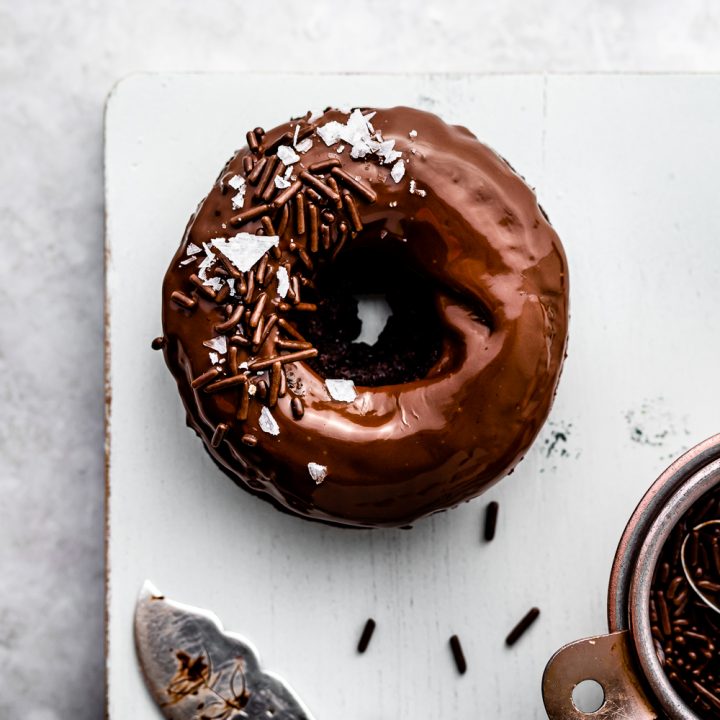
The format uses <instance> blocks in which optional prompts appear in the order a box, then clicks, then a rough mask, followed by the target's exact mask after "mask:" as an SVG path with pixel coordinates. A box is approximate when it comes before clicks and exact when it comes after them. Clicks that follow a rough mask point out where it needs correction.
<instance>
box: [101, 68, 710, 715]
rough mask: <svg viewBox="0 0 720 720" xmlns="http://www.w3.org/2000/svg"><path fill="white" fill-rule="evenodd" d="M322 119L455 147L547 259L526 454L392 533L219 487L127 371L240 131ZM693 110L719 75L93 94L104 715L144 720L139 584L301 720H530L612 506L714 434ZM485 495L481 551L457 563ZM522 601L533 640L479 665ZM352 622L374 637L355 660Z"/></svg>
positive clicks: (257, 83) (219, 85) (586, 587)
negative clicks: (518, 212) (460, 659)
mask: <svg viewBox="0 0 720 720" xmlns="http://www.w3.org/2000/svg"><path fill="white" fill-rule="evenodd" d="M350 104H354V105H376V106H379V107H383V106H391V105H395V104H409V105H416V106H420V107H424V108H428V109H430V110H433V111H435V112H437V113H439V114H440V115H442V116H443V117H444V118H445V119H447V120H448V121H451V122H459V123H462V124H465V125H467V126H468V127H470V128H471V129H472V130H473V131H475V132H476V133H477V134H478V136H479V137H480V138H482V139H483V140H484V141H486V142H487V143H489V144H490V145H492V146H494V147H495V148H496V149H497V150H498V151H499V152H501V153H502V154H503V155H504V156H505V157H507V158H508V159H509V160H510V162H511V163H512V164H513V165H514V166H515V167H516V168H517V169H518V170H519V171H520V172H521V173H522V174H523V175H524V176H525V177H526V178H527V179H528V181H529V182H530V183H531V184H532V185H534V186H536V187H537V189H538V194H539V197H540V200H541V203H542V204H543V205H544V207H545V208H546V210H547V212H548V213H549V215H550V217H551V219H552V221H553V223H554V225H555V226H556V228H557V230H558V232H559V234H560V235H561V237H562V239H563V241H564V243H565V247H566V249H567V252H568V256H569V260H570V269H571V288H572V291H571V292H572V306H571V307H572V322H571V330H570V338H571V339H570V347H569V357H568V360H567V363H566V365H565V371H564V374H563V377H562V381H561V386H560V392H559V394H558V397H557V401H556V403H555V407H554V410H553V413H552V416H551V419H550V422H549V423H548V425H547V426H546V428H545V430H544V432H543V434H542V436H541V438H540V439H539V440H538V442H536V444H535V446H534V447H533V449H532V450H531V452H530V453H529V455H528V457H527V458H526V459H525V461H524V462H523V463H521V465H520V467H519V468H518V469H517V471H516V472H515V473H514V474H513V475H512V476H511V477H509V478H507V479H506V480H504V481H503V482H502V483H500V485H498V486H497V487H496V488H494V489H493V490H492V491H491V492H489V493H488V494H486V495H485V496H483V497H481V498H479V499H477V500H475V501H473V502H471V503H468V504H466V505H464V506H463V507H460V508H458V509H455V510H453V511H451V512H447V513H445V514H442V515H439V516H436V517H434V518H431V519H429V520H426V521H424V522H420V523H418V524H417V526H416V527H415V528H414V529H413V530H411V531H371V532H368V531H348V530H345V531H343V530H338V529H334V528H327V527H323V526H320V525H316V524H311V523H307V522H303V521H301V520H296V519H294V518H291V517H288V516H285V515H282V514H281V513H279V512H277V511H275V510H274V509H273V508H272V507H270V506H269V505H267V504H265V503H264V502H261V501H259V500H257V499H255V498H253V497H251V496H249V495H247V494H245V493H244V492H242V491H240V490H239V489H237V488H236V487H235V486H234V485H233V484H232V483H231V482H230V480H228V479H227V478H226V477H225V476H224V475H222V474H221V473H220V471H219V470H217V469H216V468H215V466H214V465H213V464H212V463H211V462H210V460H209V459H208V458H207V457H206V456H205V453H204V451H203V449H202V447H201V444H200V441H199V440H198V439H196V437H195V436H194V435H193V434H192V433H191V432H190V431H189V430H188V429H187V428H186V427H185V423H184V414H183V410H182V408H181V404H180V400H179V397H178V395H177V392H176V390H175V386H174V381H173V380H172V378H171V376H170V374H169V373H168V372H167V370H166V369H165V366H164V363H163V360H162V357H161V355H160V354H159V353H155V352H152V351H151V350H150V340H151V339H152V338H153V337H155V336H156V335H158V334H159V333H160V283H161V280H162V276H163V273H164V271H165V269H166V266H167V264H168V262H169V260H170V258H171V256H172V254H173V252H174V249H175V248H176V246H177V244H178V242H179V240H180V238H181V236H182V233H183V229H184V227H185V223H186V222H187V219H188V217H189V215H190V213H191V212H192V211H193V209H194V208H195V205H196V203H197V202H198V201H199V200H200V199H201V198H202V197H203V196H204V194H205V193H206V192H207V191H208V189H209V188H210V186H211V184H212V182H213V180H214V179H215V177H216V174H217V173H218V171H219V169H220V168H221V166H222V165H223V163H224V162H225V160H226V159H227V158H228V157H229V156H230V155H231V154H232V152H233V150H235V149H236V148H238V147H239V146H241V145H242V144H243V143H244V134H245V131H246V130H247V129H248V128H251V127H255V126H256V125H263V126H265V127H271V126H273V125H275V124H277V123H279V122H281V121H284V120H285V119H287V118H288V117H289V116H291V115H297V114H300V113H302V112H304V111H305V110H306V109H310V108H322V107H324V106H326V105H350ZM718 117H720V77H719V76H597V75H595V76H583V75H576V76H559V77H557V76H551V77H542V76H504V77H503V76H493V77H487V76H465V75H453V76H428V75H423V76H409V77H408V76H400V75H387V76H377V75H373V76H371V75H360V76H342V75H334V76H333V75H303V76H296V75H287V76H278V75H263V76H261V75H169V76H158V75H142V76H134V77H131V78H129V79H127V80H124V81H123V82H122V83H120V84H119V85H118V86H117V87H116V89H115V90H114V92H113V94H112V96H111V98H110V101H109V103H108V111H107V148H106V173H107V213H108V220H107V248H108V266H107V270H108V271H107V298H108V317H109V329H108V340H109V352H110V366H109V374H108V383H109V391H110V393H111V395H112V406H111V410H110V414H109V417H110V422H109V430H108V432H109V447H110V468H109V499H108V521H109V545H108V573H109V578H108V598H107V603H108V616H109V628H108V640H109V645H108V648H109V654H108V673H109V674H108V681H109V708H108V709H109V715H110V718H111V719H112V720H124V719H125V718H133V720H153V719H154V718H157V717H159V714H158V711H157V709H156V708H155V707H154V706H153V704H152V702H151V700H150V697H149V695H148V694H147V692H146V690H145V688H144V686H143V682H142V679H141V676H140V674H139V671H138V668H137V665H136V660H135V654H134V650H133V643H132V612H133V606H134V602H135V597H136V594H137V592H138V590H139V589H140V586H141V583H142V582H143V580H144V579H145V578H151V579H152V580H153V582H154V583H155V584H156V585H157V586H158V587H159V588H161V589H162V590H163V591H164V592H165V593H167V594H168V595H170V596H171V597H173V598H175V599H177V600H180V601H182V602H186V603H190V604H194V605H199V606H202V607H206V608H210V609H212V610H214V611H215V612H216V613H218V615H219V616H220V617H221V618H222V619H223V621H224V623H225V626H226V627H227V628H229V629H232V630H235V631H238V632H240V633H242V634H244V635H246V636H247V637H248V638H250V639H251V640H252V641H253V642H254V643H255V644H256V645H257V646H258V648H259V649H260V652H261V655H262V658H263V660H264V662H265V664H266V665H267V666H268V667H270V668H272V669H273V670H274V671H276V672H278V673H279V674H281V675H282V676H283V677H285V678H286V679H287V680H288V681H289V682H290V683H291V684H292V685H293V686H294V687H295V688H296V690H297V691H298V693H299V694H300V695H301V697H302V698H303V700H304V701H305V703H306V704H307V705H308V706H309V707H310V708H311V709H312V711H313V712H314V714H315V716H316V718H317V720H338V719H340V718H342V720H356V719H357V720H360V719H361V718H362V719H363V720H367V719H368V718H370V719H373V718H375V719H377V720H385V719H388V718H394V719H399V720H410V718H428V719H437V720H443V719H447V718H476V717H481V718H494V720H506V719H507V720H510V719H512V720H516V719H517V718H524V719H526V720H528V719H530V718H542V717H545V716H544V712H543V710H542V702H541V698H540V678H541V674H542V670H543V668H544V665H545V663H546V661H547V659H548V658H549V656H550V655H551V653H552V652H553V651H554V650H556V649H557V648H558V647H559V646H560V645H562V644H563V643H565V642H567V641H569V640H572V639H575V638H578V637H581V636H585V635H589V634H593V633H599V632H603V631H604V630H605V628H606V621H605V599H606V584H607V578H608V573H609V570H610V563H611V560H612V557H613V554H614V551H615V546H616V543H617V540H618V539H619V536H620V533H621V530H622V528H623V526H624V523H625V521H626V519H627V517H628V516H629V514H630V512H631V510H632V509H633V507H634V506H635V503H636V502H637V501H638V500H639V498H640V496H641V495H642V494H643V492H644V490H645V489H646V488H647V486H648V485H649V484H650V483H651V481H652V480H653V479H654V478H655V477H656V475H657V474H658V473H659V472H660V471H661V470H662V469H663V468H664V467H665V466H666V465H667V464H668V463H669V461H670V460H671V459H673V458H674V457H675V456H676V455H677V454H678V453H680V452H681V451H682V450H683V449H685V448H687V447H689V446H690V445H692V444H694V443H695V442H696V441H699V440H701V439H703V438H705V437H706V436H709V435H711V434H713V433H716V432H718V430H719V429H720V418H719V417H718V409H717V407H718V399H719V398H720V372H719V369H718V368H719V362H718V358H720V181H719V180H718V178H719V177H720V132H718ZM491 499H495V500H498V501H499V502H500V508H501V510H500V512H501V515H500V523H499V528H498V534H497V537H496V540H495V541H494V542H493V543H491V544H482V543H481V542H480V539H479V538H480V523H481V517H482V513H483V509H484V506H485V504H486V503H487V502H488V501H489V500H491ZM531 605H538V606H539V607H540V608H541V609H542V616H541V618H540V620H539V621H538V623H537V624H536V625H535V626H534V627H533V628H532V630H531V631H530V632H529V633H528V635H527V636H526V637H524V638H523V639H522V641H521V642H520V643H518V645H517V646H516V647H514V648H513V649H510V650H508V649H506V648H505V647H504V646H503V639H504V637H505V634H506V633H507V631H508V630H509V628H510V627H511V626H512V625H513V624H514V623H515V621H516V620H518V619H519V617H520V616H521V615H522V614H523V613H524V612H525V611H526V610H527V609H528V608H529V607H530V606H531ZM369 616H373V617H374V618H376V620H377V622H378V628H377V631H376V633H375V637H374V638H373V641H372V644H371V646H370V649H369V651H368V652H367V654H365V655H364V656H358V655H357V654H356V652H355V644H356V642H357V638H358V635H359V633H360V630H361V628H362V626H363V623H364V621H365V619H366V618H367V617H369ZM453 633H457V634H458V635H459V636H460V637H461V639H462V642H463V645H464V648H465V653H466V655H467V659H468V665H469V671H468V673H467V675H465V676H464V677H459V676H458V675H457V673H456V671H455V668H454V665H453V662H452V659H451V656H450V652H449V650H448V645H447V641H448V638H449V636H450V635H451V634H453Z"/></svg>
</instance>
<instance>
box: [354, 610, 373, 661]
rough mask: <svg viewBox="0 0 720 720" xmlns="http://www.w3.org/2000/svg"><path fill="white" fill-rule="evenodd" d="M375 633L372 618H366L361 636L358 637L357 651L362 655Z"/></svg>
mask: <svg viewBox="0 0 720 720" xmlns="http://www.w3.org/2000/svg"><path fill="white" fill-rule="evenodd" d="M374 632H375V621H374V620H373V619H372V618H368V620H367V622H366V623H365V627H364V628H363V631H362V635H360V641H359V642H358V646H357V651H358V652H359V653H360V654H361V655H362V653H364V652H365V651H366V650H367V649H368V645H369V644H370V640H371V639H372V636H373V633H374Z"/></svg>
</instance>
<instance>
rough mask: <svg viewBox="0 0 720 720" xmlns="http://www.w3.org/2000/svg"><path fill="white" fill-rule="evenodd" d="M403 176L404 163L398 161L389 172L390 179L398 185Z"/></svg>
mask: <svg viewBox="0 0 720 720" xmlns="http://www.w3.org/2000/svg"><path fill="white" fill-rule="evenodd" d="M404 175H405V161H404V160H398V161H397V162H396V163H395V164H394V165H393V166H392V170H391V171H390V177H392V179H393V180H394V181H395V182H396V183H399V182H400V181H401V180H402V179H403V176H404Z"/></svg>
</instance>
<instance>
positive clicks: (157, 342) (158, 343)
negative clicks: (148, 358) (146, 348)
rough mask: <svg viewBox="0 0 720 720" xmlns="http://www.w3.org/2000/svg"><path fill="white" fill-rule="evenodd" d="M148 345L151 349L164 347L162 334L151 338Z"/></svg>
mask: <svg viewBox="0 0 720 720" xmlns="http://www.w3.org/2000/svg"><path fill="white" fill-rule="evenodd" d="M150 347H151V348H152V349H153V350H162V349H163V348H164V347H165V338H164V336H162V335H160V336H159V337H156V338H153V341H152V343H150Z"/></svg>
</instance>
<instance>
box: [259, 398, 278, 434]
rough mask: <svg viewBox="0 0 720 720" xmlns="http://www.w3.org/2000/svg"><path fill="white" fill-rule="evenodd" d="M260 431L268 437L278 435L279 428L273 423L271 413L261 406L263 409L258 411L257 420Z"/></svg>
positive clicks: (273, 419)
mask: <svg viewBox="0 0 720 720" xmlns="http://www.w3.org/2000/svg"><path fill="white" fill-rule="evenodd" d="M258 422H259V424H260V429H261V430H262V431H263V432H266V433H267V434H268V435H279V434H280V427H279V426H278V424H277V423H276V422H275V418H274V417H273V416H272V413H271V412H270V411H269V410H268V409H267V408H266V407H265V406H264V405H263V409H262V410H261V411H260V419H259V421H258Z"/></svg>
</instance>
